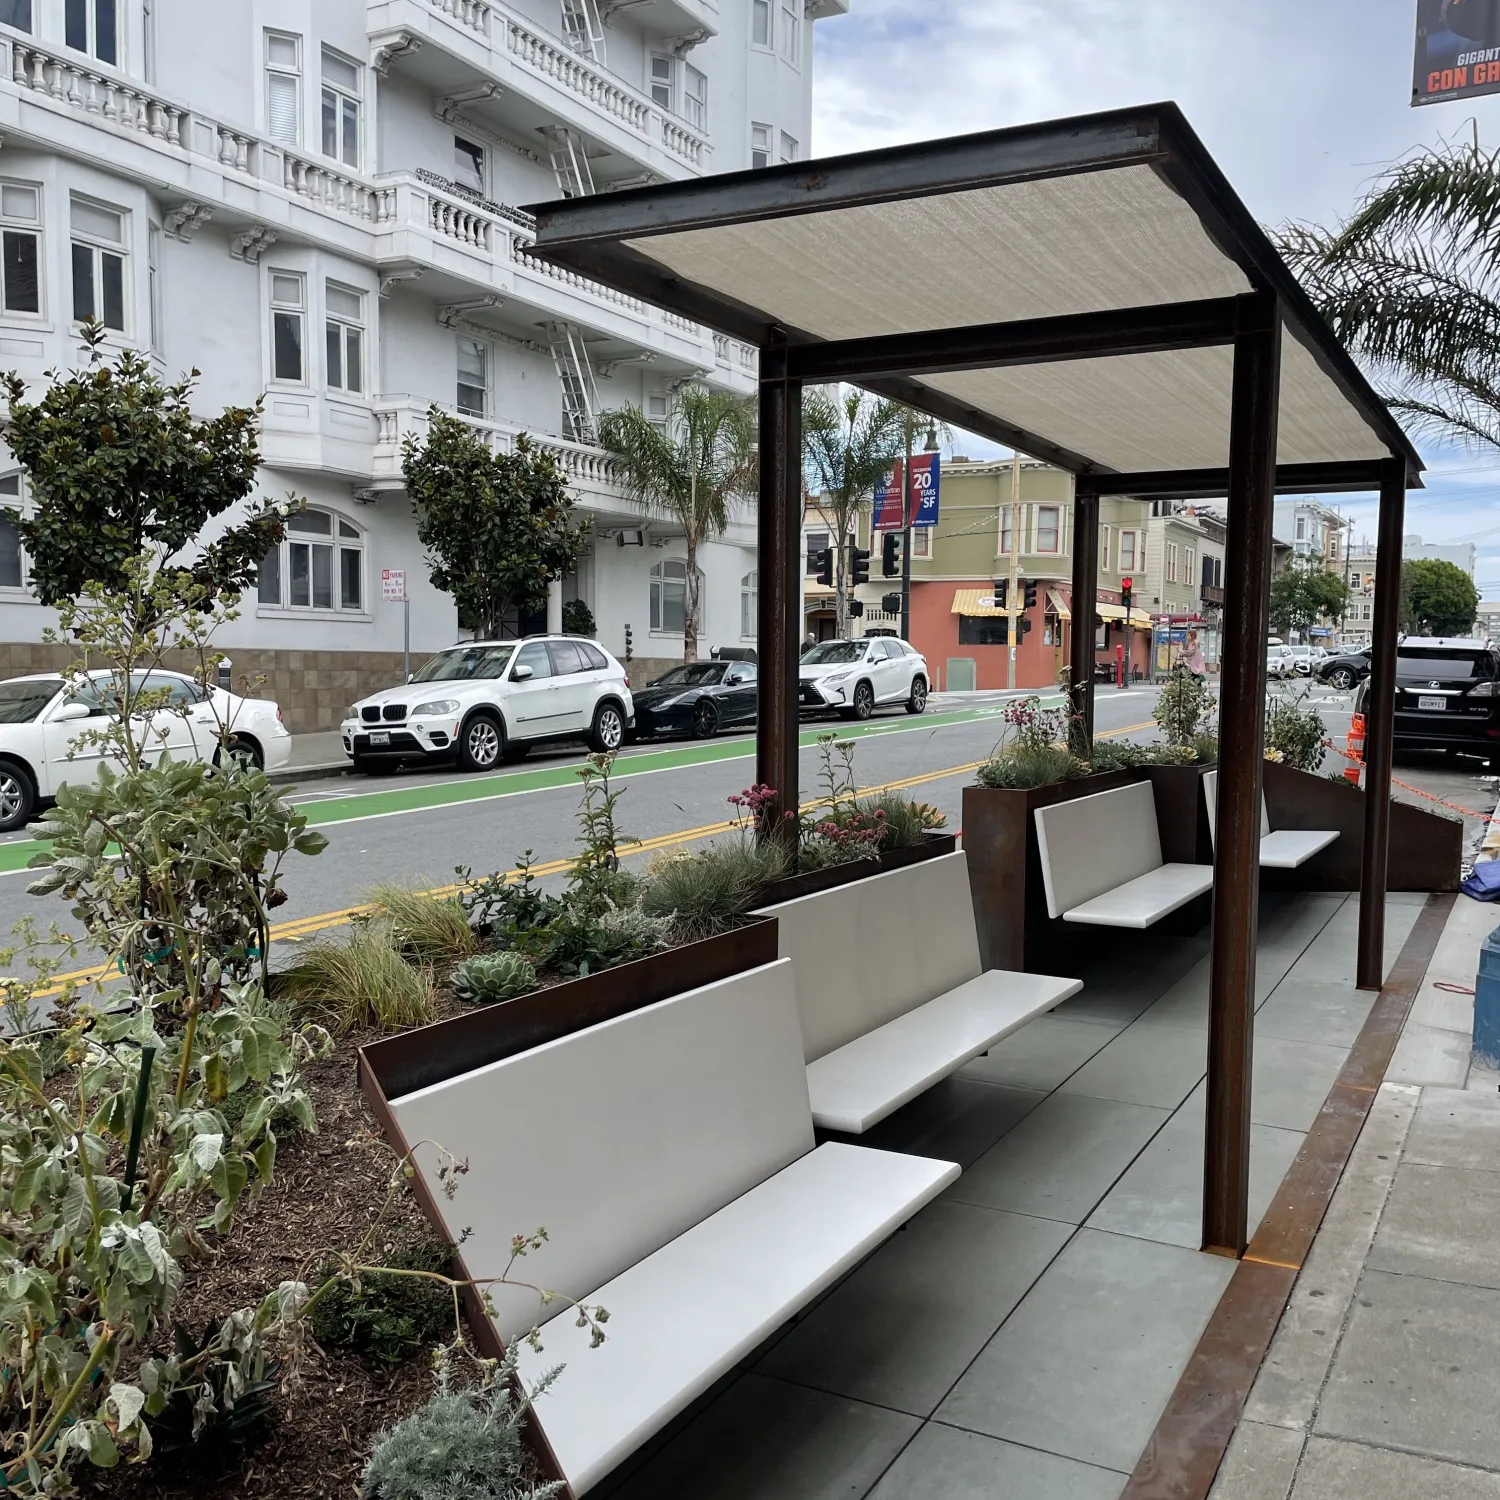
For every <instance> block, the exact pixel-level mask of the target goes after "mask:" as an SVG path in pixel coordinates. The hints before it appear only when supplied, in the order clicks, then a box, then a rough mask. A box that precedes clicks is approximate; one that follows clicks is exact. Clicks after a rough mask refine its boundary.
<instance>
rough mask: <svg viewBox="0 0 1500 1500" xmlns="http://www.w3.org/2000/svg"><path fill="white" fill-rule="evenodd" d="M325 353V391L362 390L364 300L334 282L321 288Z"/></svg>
mask: <svg viewBox="0 0 1500 1500" xmlns="http://www.w3.org/2000/svg"><path fill="white" fill-rule="evenodd" d="M323 296H324V312H325V317H324V324H325V336H326V340H327V351H328V389H329V390H331V391H349V392H352V393H354V394H356V395H358V394H359V393H360V392H362V391H363V390H364V388H365V377H364V369H365V356H364V338H365V327H364V324H365V313H364V306H365V299H364V295H363V293H361V292H356V291H355V290H354V289H353V288H352V287H346V286H340V285H339V284H338V283H337V282H335V281H330V282H327V283H326V284H325V285H324V288H323Z"/></svg>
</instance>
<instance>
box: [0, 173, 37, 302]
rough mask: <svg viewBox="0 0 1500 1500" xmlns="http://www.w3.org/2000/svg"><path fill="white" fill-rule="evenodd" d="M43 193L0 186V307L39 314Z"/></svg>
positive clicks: (14, 185) (9, 184)
mask: <svg viewBox="0 0 1500 1500" xmlns="http://www.w3.org/2000/svg"><path fill="white" fill-rule="evenodd" d="M41 254H42V190H41V189H40V188H39V187H31V186H27V185H23V184H21V183H13V182H7V183H0V307H3V309H4V310H5V311H6V312H8V313H39V312H41V310H42V287H41V277H40V274H39V272H38V267H39V265H40V264H41Z"/></svg>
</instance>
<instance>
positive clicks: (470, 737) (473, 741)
mask: <svg viewBox="0 0 1500 1500" xmlns="http://www.w3.org/2000/svg"><path fill="white" fill-rule="evenodd" d="M504 753H505V731H504V730H503V729H501V727H500V725H499V724H498V723H497V722H496V721H495V720H494V719H492V718H491V717H490V716H489V714H475V715H474V716H473V718H471V719H470V720H469V722H468V723H467V724H465V725H464V727H463V730H462V732H461V733H460V734H459V737H458V763H459V765H460V766H462V767H463V769H464V770H465V771H492V770H494V768H495V767H496V766H497V765H498V764H499V763H500V757H501V756H502V755H503V754H504Z"/></svg>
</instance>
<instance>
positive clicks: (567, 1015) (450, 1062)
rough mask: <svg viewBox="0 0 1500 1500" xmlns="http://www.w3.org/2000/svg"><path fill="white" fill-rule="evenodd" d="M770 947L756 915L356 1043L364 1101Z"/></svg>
mask: <svg viewBox="0 0 1500 1500" xmlns="http://www.w3.org/2000/svg"><path fill="white" fill-rule="evenodd" d="M776 953H777V946H776V920H775V918H774V917H771V918H766V917H760V918H756V919H755V920H754V921H752V922H749V923H747V924H746V925H745V926H743V927H737V928H735V929H734V930H733V931H732V932H724V933H720V934H719V936H718V937H711V938H705V939H704V940H703V941H702V942H699V943H685V944H683V945H682V946H681V947H679V948H668V949H666V950H665V951H663V952H661V953H652V954H649V955H648V956H647V957H645V958H638V959H637V960H636V961H635V962H634V963H629V964H621V965H620V967H619V968H617V969H604V970H602V971H601V972H600V973H598V974H590V975H588V976H587V977H586V978H583V979H569V980H567V981H565V982H564V983H562V984H555V985H553V986H552V987H551V988H550V989H545V990H534V991H532V993H531V994H529V995H520V996H518V997H517V998H516V999H514V1000H506V1001H503V1002H502V1003H501V1004H499V1005H485V1006H481V1007H479V1008H478V1009H476V1010H472V1011H468V1012H466V1013H465V1014H463V1015H461V1016H453V1017H452V1018H451V1019H449V1020H447V1021H438V1022H436V1023H435V1024H434V1025H431V1026H420V1027H418V1028H417V1029H416V1030H415V1031H406V1032H402V1033H401V1034H400V1035H399V1036H391V1037H385V1038H383V1039H382V1040H381V1041H378V1042H371V1043H370V1044H369V1045H368V1046H365V1047H361V1048H360V1049H359V1076H360V1085H361V1087H362V1088H363V1089H364V1091H365V1094H366V1097H367V1098H369V1099H370V1101H371V1104H372V1106H373V1104H374V1102H375V1101H374V1096H373V1095H372V1094H371V1088H372V1086H373V1087H374V1088H375V1089H377V1090H378V1092H379V1094H380V1095H381V1096H382V1097H383V1098H384V1099H399V1098H401V1097H402V1096H403V1095H405V1094H411V1093H415V1092H416V1091H417V1090H418V1089H421V1088H426V1087H427V1086H428V1085H429V1084H434V1083H442V1082H444V1081H445V1080H447V1079H449V1078H457V1077H458V1076H459V1075H460V1074H461V1073H469V1072H472V1071H473V1070H474V1069H475V1068H482V1067H484V1066H485V1065H486V1064H488V1063H492V1062H499V1061H500V1059H501V1058H504V1057H512V1056H514V1055H515V1054H516V1053H517V1052H524V1051H526V1050H527V1049H528V1048H530V1047H539V1046H541V1045H542V1044H543V1043H544V1042H553V1041H556V1040H557V1039H558V1038H559V1037H564V1036H570V1035H571V1034H572V1033H573V1032H575V1031H582V1030H583V1029H584V1027H586V1026H597V1025H598V1024H599V1023H600V1022H601V1021H612V1020H614V1019H615V1017H616V1016H623V1015H628V1014H629V1013H630V1012H631V1011H633V1010H640V1009H642V1008H643V1007H645V1006H647V1005H655V1004H656V1003H657V1002H658V1001H659V1000H670V999H671V998H672V996H674V995H680V994H682V993H683V992H684V991H686V990H695V989H698V988H699V987H700V986H701V985H705V984H713V983H714V982H715V981H716V980H720V979H728V978H730V977H731V976H732V975H734V974H742V973H744V971H745V970H746V969H754V968H757V967H758V966H759V965H761V964H770V963H775V962H776Z"/></svg>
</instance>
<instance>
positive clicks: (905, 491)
mask: <svg viewBox="0 0 1500 1500" xmlns="http://www.w3.org/2000/svg"><path fill="white" fill-rule="evenodd" d="M914 415H915V413H913V412H910V411H908V412H906V413H905V415H904V418H903V420H902V423H901V432H902V437H903V438H904V439H905V441H906V457H905V459H904V461H903V463H902V468H901V519H902V520H903V521H905V522H906V525H905V526H904V527H903V528H902V531H901V639H902V640H903V641H909V640H911V523H912V520H913V516H912V492H913V491H914V490H915V488H916V486H915V485H914V484H913V483H912V482H911V422H912V417H913V416H914ZM870 545H871V546H872V547H873V546H874V543H873V542H872V543H871V544H870Z"/></svg>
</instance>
